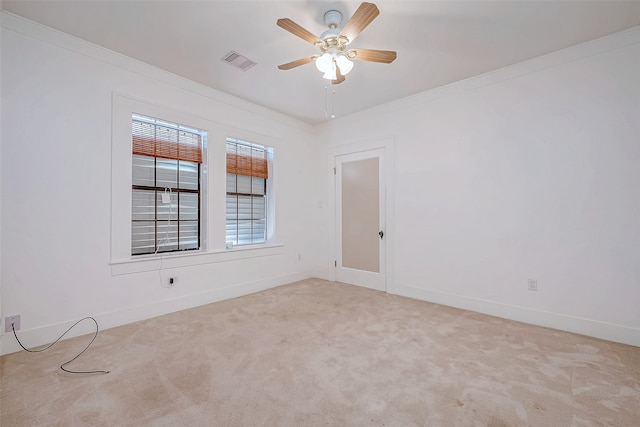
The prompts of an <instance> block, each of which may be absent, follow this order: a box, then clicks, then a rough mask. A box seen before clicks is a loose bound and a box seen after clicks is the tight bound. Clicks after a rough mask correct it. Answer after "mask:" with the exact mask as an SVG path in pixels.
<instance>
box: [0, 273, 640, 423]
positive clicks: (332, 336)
mask: <svg viewBox="0 0 640 427" xmlns="http://www.w3.org/2000/svg"><path fill="white" fill-rule="evenodd" d="M90 338H91V337H90V336H83V337H78V338H73V339H69V340H65V341H62V342H60V343H59V344H58V345H56V346H55V347H53V348H52V349H50V350H48V351H47V352H44V353H39V354H30V353H26V352H19V353H13V354H9V355H6V356H3V357H1V358H0V397H1V400H0V413H1V415H0V425H2V426H3V427H9V426H49V425H51V426H53V425H59V426H76V425H77V426H80V425H90V426H115V425H118V426H140V425H143V426H296V427H298V426H389V427H390V426H465V427H466V426H545V427H546V426H616V427H619V426H629V427H637V426H640V348H638V347H633V346H627V345H622V344H616V343H611V342H607V341H603V340H598V339H595V338H589V337H585V336H579V335H575V334H571V333H567V332H560V331H556V330H552V329H546V328H541V327H536V326H531V325H526V324H523V323H519V322H514V321H510V320H505V319H500V318H496V317H491V316H487V315H483V314H478V313H474V312H470V311H465V310H459V309H455V308H451V307H445V306H441V305H437V304H431V303H427V302H423V301H416V300H412V299H408V298H403V297H399V296H394V295H388V294H385V293H382V292H377V291H372V290H369V289H365V288H360V287H356V286H350V285H345V284H340V283H333V282H327V281H324V280H319V279H309V280H304V281H301V282H297V283H293V284H290V285H286V286H281V287H278V288H274V289H270V290H266V291H263V292H259V293H256V294H252V295H247V296H243V297H240V298H235V299H231V300H227V301H221V302H217V303H214V304H208V305H205V306H201V307H197V308H193V309H190V310H185V311H180V312H177V313H173V314H168V315H165V316H160V317H157V318H153V319H150V320H146V321H142V322H137V323H133V324H129V325H126V326H121V327H117V328H112V329H108V330H104V331H101V332H100V334H99V335H98V338H97V340H96V341H95V342H94V343H93V345H92V346H91V347H90V348H89V350H88V351H87V352H86V353H85V354H83V355H82V356H81V357H80V358H78V359H77V360H76V361H74V362H73V363H72V364H70V365H69V369H77V370H83V369H85V370H90V369H108V370H110V371H111V372H110V373H109V374H93V375H72V374H68V373H65V372H63V371H61V370H60V369H59V365H60V364H61V363H63V362H64V361H66V360H69V359H70V358H71V357H73V356H74V355H75V354H77V353H78V351H79V350H81V349H82V348H83V347H84V345H86V343H87V342H88V340H90Z"/></svg>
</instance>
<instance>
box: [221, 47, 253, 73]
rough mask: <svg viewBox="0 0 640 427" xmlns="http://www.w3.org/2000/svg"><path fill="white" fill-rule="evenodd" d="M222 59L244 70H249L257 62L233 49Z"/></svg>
mask: <svg viewBox="0 0 640 427" xmlns="http://www.w3.org/2000/svg"><path fill="white" fill-rule="evenodd" d="M220 59H221V60H223V61H224V62H226V63H227V64H230V65H233V66H234V67H236V68H240V69H241V70H242V71H247V70H248V69H249V68H251V67H253V66H254V65H256V64H257V62H255V61H252V60H250V59H249V58H247V57H246V56H242V55H240V54H239V53H238V52H235V51H233V50H232V51H231V52H229V53H227V54H226V55H225V56H223V57H222V58H220Z"/></svg>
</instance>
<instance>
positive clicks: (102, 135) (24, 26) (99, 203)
mask: <svg viewBox="0 0 640 427" xmlns="http://www.w3.org/2000/svg"><path fill="white" fill-rule="evenodd" d="M2 25H3V28H2V114H3V115H2V151H1V154H2V156H1V160H2V164H1V172H2V174H1V181H0V182H1V184H2V197H1V206H2V214H1V221H2V227H1V229H2V249H3V251H2V257H1V265H2V270H1V285H2V301H1V303H2V307H1V313H2V316H6V315H13V314H20V315H21V323H22V324H21V334H22V337H23V339H24V341H25V342H26V343H28V345H31V346H34V345H39V344H43V343H46V342H50V341H52V340H53V339H54V338H56V337H57V336H58V335H59V334H60V333H61V332H63V331H64V330H65V329H66V327H67V326H69V325H70V324H72V322H74V321H75V320H78V319H79V318H81V317H84V316H95V317H96V318H97V319H98V321H99V322H100V324H101V327H102V328H108V327H112V326H116V325H120V324H124V323H128V322H132V321H136V320H140V319H144V318H148V317H151V316H156V315H160V314H163V313H167V312H171V311H176V310H180V309H183V308H187V307H191V306H196V305H200V304H204V303H207V302H211V301H216V300H219V299H223V298H229V297H233V296H237V295H241V294H244V293H248V292H252V291H256V290H260V289H264V288H267V287H272V286H276V285H280V284H285V283H290V282H291V281H295V280H299V279H303V278H307V277H310V276H311V275H312V274H313V271H314V270H315V266H314V263H313V260H314V259H317V258H318V253H317V251H318V249H317V248H316V247H315V246H314V245H313V242H314V240H317V239H315V238H314V237H315V236H314V234H313V233H314V231H313V229H311V228H310V227H309V226H308V223H307V219H308V218H312V219H313V218H314V215H316V212H317V206H316V205H317V197H316V196H315V195H316V194H317V193H318V192H319V191H320V190H319V188H320V185H319V184H318V181H317V180H316V179H314V176H315V175H317V173H318V170H319V166H321V165H320V164H319V162H318V160H317V158H318V156H317V153H316V152H315V150H316V148H315V147H316V145H315V144H314V143H313V142H314V136H313V129H312V128H311V127H309V126H307V125H305V124H303V123H301V122H298V121H296V120H293V119H290V118H288V117H285V116H283V115H280V114H277V113H274V112H272V111H270V110H267V109H264V108H261V107H258V106H256V105H253V104H250V103H248V102H244V101H241V100H239V99H236V98H233V97H231V96H229V95H226V94H223V93H220V92H217V91H213V90H211V89H208V88H205V87H203V86H200V85H197V84H195V83H193V82H190V81H188V80H185V79H182V78H180V77H178V76H175V75H171V74H169V73H166V72H164V71H161V70H158V69H156V68H153V67H151V66H148V65H146V64H142V63H139V62H136V61H133V60H131V59H129V58H126V57H123V56H121V55H117V54H115V53H113V52H110V51H107V50H104V49H101V48H98V47H96V46H93V45H90V44H88V43H86V42H84V41H81V40H78V39H75V38H72V37H69V36H67V35H64V34H62V33H59V32H56V31H54V30H51V29H49V28H46V27H42V26H39V25H36V24H34V23H31V22H29V21H25V20H22V19H21V18H18V17H15V16H12V15H9V14H4V13H3V14H2ZM116 99H128V100H132V102H136V103H138V104H139V105H142V104H143V105H146V106H148V107H149V108H150V109H152V110H156V111H158V112H160V113H162V112H163V111H165V112H166V114H167V115H169V116H172V117H173V116H176V117H182V118H184V120H187V121H189V122H190V123H198V124H202V125H203V126H204V127H205V128H206V129H207V130H208V131H209V146H208V149H209V150H208V163H209V173H208V182H207V184H208V186H209V200H208V206H207V208H208V213H207V218H206V221H207V232H206V233H207V238H208V240H209V241H208V242H207V250H208V252H207V254H205V255H200V256H189V257H186V258H185V257H177V258H171V257H168V258H166V259H165V260H164V261H163V264H162V267H163V270H162V271H161V272H158V268H159V267H160V264H159V263H156V264H152V265H151V267H149V265H147V264H145V263H142V264H140V263H121V262H120V261H122V259H115V257H114V256H112V244H113V239H112V235H111V231H112V227H116V228H117V227H118V224H117V222H114V221H113V217H114V216H115V217H117V216H118V215H119V213H122V212H125V215H128V212H129V209H130V207H129V206H130V204H129V203H130V197H129V195H128V193H129V192H130V188H128V186H125V188H121V187H119V186H118V185H119V184H118V180H117V179H112V178H113V177H116V178H117V177H118V176H119V174H129V173H130V165H129V163H127V162H126V159H125V161H122V159H120V158H114V159H113V164H112V157H111V156H112V151H113V150H112V149H113V146H112V144H115V146H119V144H123V143H124V144H130V141H126V140H123V139H122V138H119V136H118V135H116V134H114V135H113V138H112V116H113V117H115V116H117V115H118V113H119V111H118V108H120V107H119V106H118V102H117V101H116ZM227 135H230V136H239V137H243V138H250V139H251V140H253V141H254V142H258V143H261V142H262V143H268V144H271V145H273V146H274V147H275V156H276V158H275V165H274V174H273V181H274V183H275V185H276V188H275V191H276V194H275V197H276V200H275V202H276V212H277V218H276V239H275V242H274V243H275V245H273V246H271V247H269V248H265V249H257V250H252V251H233V252H229V251H225V249H224V237H223V233H221V231H220V230H222V229H223V228H224V200H225V199H224V182H225V180H224V177H225V175H224V174H225V170H224V145H225V141H224V137H225V136H227ZM112 139H113V140H112ZM116 151H117V150H116ZM221 159H222V160H221ZM121 162H122V163H121ZM112 170H113V174H112ZM112 186H113V188H112ZM120 190H122V191H124V192H126V193H127V194H126V195H125V197H124V199H123V200H124V202H122V201H121V200H120V199H121V198H119V197H117V195H118V194H119V191H120ZM112 191H113V193H112ZM114 195H115V196H114ZM129 231H130V230H128V227H125V233H129ZM141 265H142V267H140V266H141ZM138 270H142V271H141V272H138V273H131V272H132V271H138ZM169 275H172V276H177V277H178V278H179V282H178V283H177V284H176V285H175V286H174V287H172V288H171V289H167V288H164V287H162V286H160V280H161V278H162V280H165V279H166V278H167V277H168V276H169ZM86 332H88V329H84V328H79V329H77V330H74V333H73V334H72V335H77V334H81V333H86ZM0 333H1V334H2V340H1V344H2V346H1V348H0V350H1V352H2V353H10V352H13V351H16V350H18V347H17V344H16V343H15V340H14V338H13V336H12V335H11V334H4V323H2V329H1V331H0Z"/></svg>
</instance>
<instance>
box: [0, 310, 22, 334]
mask: <svg viewBox="0 0 640 427" xmlns="http://www.w3.org/2000/svg"><path fill="white" fill-rule="evenodd" d="M11 324H13V329H15V330H16V331H19V330H20V315H19V314H16V315H15V316H7V317H5V318H4V331H5V332H12V331H13V329H11Z"/></svg>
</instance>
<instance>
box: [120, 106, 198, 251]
mask: <svg viewBox="0 0 640 427" xmlns="http://www.w3.org/2000/svg"><path fill="white" fill-rule="evenodd" d="M131 121H132V140H133V143H132V145H133V149H132V168H134V169H135V167H136V162H135V161H134V160H136V159H138V158H139V159H143V158H147V159H152V161H153V167H152V169H153V185H142V184H141V183H140V182H138V183H137V184H136V174H135V173H133V170H132V183H131V188H132V191H131V193H132V199H133V200H135V195H136V193H138V194H140V193H142V194H145V193H146V194H153V196H152V198H153V218H152V219H151V218H148V217H147V218H136V217H135V206H134V201H133V200H132V209H133V211H132V217H131V239H132V243H131V255H132V256H135V257H138V256H143V255H152V254H159V253H162V254H167V253H174V252H185V251H194V250H200V242H201V233H202V227H201V222H202V216H201V204H202V194H201V181H202V174H201V165H202V161H203V159H202V150H203V147H205V146H206V143H207V131H206V130H202V129H196V128H193V127H190V126H186V125H183V124H181V123H175V122H172V121H169V120H166V119H164V118H160V117H149V116H146V115H142V114H138V113H133V114H132V117H131ZM135 123H139V124H140V125H139V126H136V125H135ZM145 124H146V125H149V127H150V129H151V130H153V135H151V134H149V133H145V132H144V127H145ZM138 128H139V129H138ZM158 128H166V129H170V130H173V131H175V134H176V138H177V140H176V141H175V143H173V142H168V143H165V140H164V139H163V138H158V136H157V132H158ZM136 130H138V132H139V133H136ZM181 132H182V134H189V135H197V141H198V143H197V145H198V146H197V147H195V150H197V152H196V151H194V147H193V145H181V143H180V135H181ZM136 136H137V137H138V138H139V139H138V140H136ZM158 144H160V146H158ZM173 146H175V150H174V149H173V148H172V147H173ZM179 147H186V150H187V151H188V152H187V153H186V155H180V154H179V153H180V148H179ZM163 148H164V149H165V150H164V151H165V152H164V153H162V152H160V151H162V149H163ZM157 150H158V152H156V151H157ZM151 154H153V155H151ZM172 157H177V158H172ZM172 162H175V167H173V165H171V167H170V169H171V170H172V172H173V173H175V187H171V186H169V187H166V186H161V185H158V184H159V176H158V172H159V168H160V169H163V167H162V164H163V163H164V165H165V168H166V165H167V164H170V163H172ZM180 162H188V163H191V164H194V165H196V168H197V171H196V173H197V177H196V181H197V184H196V188H195V189H193V188H189V186H184V185H182V184H181V181H180V176H181V173H180V172H181V167H180V165H181V163H180ZM159 163H160V166H159ZM140 167H141V168H144V166H143V165H141V166H140ZM141 171H144V169H141ZM163 193H164V194H167V193H168V195H169V198H170V202H169V212H168V218H167V219H166V220H165V219H161V218H160V217H159V216H160V213H161V211H162V210H161V209H160V207H159V206H162V204H164V201H159V199H160V200H162V198H163ZM183 193H185V194H195V195H196V197H197V203H196V205H197V207H196V219H181V212H182V205H181V194H183ZM174 195H175V202H176V203H175V207H176V208H175V209H176V210H175V215H176V218H175V220H174V219H173V218H172V216H173V213H172V208H173V206H174ZM165 221H166V226H165V227H166V233H167V234H166V238H165V240H166V241H165V242H162V240H163V237H162V236H161V235H160V234H161V233H162V231H159V227H162V226H163V223H164V222H165ZM172 221H175V222H176V233H177V234H176V238H175V243H172V242H170V241H169V232H170V227H171V225H172ZM194 222H195V224H196V229H197V235H196V247H186V248H185V247H182V248H181V242H182V237H183V235H182V234H181V225H184V224H186V223H192V224H193V223H194ZM144 223H153V248H154V249H153V250H150V251H149V250H147V251H144V252H136V251H135V246H134V237H135V233H134V229H135V224H144ZM173 246H175V249H174V248H173ZM163 247H164V249H163ZM167 247H168V248H167Z"/></svg>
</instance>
